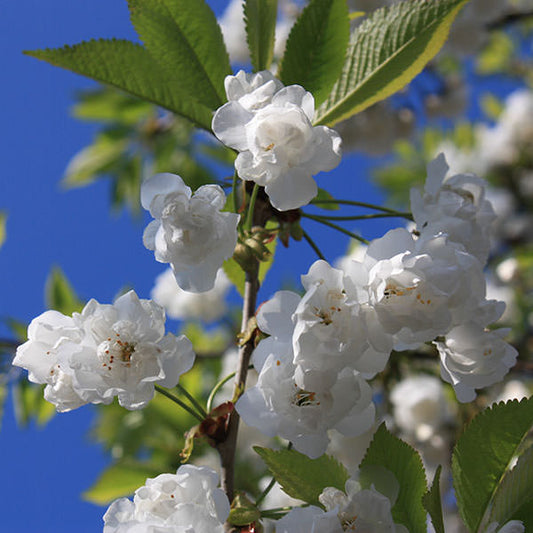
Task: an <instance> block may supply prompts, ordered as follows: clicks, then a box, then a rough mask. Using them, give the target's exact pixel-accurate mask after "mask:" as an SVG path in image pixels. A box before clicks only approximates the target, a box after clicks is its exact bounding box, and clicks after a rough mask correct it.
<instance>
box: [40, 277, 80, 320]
mask: <svg viewBox="0 0 533 533" xmlns="http://www.w3.org/2000/svg"><path fill="white" fill-rule="evenodd" d="M46 306H47V307H48V308H50V309H54V310H56V311H59V312H60V313H63V314H64V315H71V314H72V313H74V312H79V311H81V310H82V308H83V302H82V301H81V300H80V299H79V298H78V297H77V295H76V293H75V292H74V289H73V288H72V285H71V284H70V283H69V281H68V279H67V278H66V276H65V274H64V273H63V271H62V270H61V269H60V268H59V267H54V268H52V271H51V272H50V274H49V276H48V279H47V280H46Z"/></svg>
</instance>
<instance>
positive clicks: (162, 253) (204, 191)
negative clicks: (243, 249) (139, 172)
mask: <svg viewBox="0 0 533 533" xmlns="http://www.w3.org/2000/svg"><path fill="white" fill-rule="evenodd" d="M225 203H226V195H225V194H224V191H223V190H222V188H221V187H219V186H218V185H203V186H202V187H200V188H199V189H198V190H197V191H196V192H195V193H194V195H193V194H192V192H191V189H190V188H189V187H187V185H185V183H184V182H183V180H182V179H181V178H180V177H179V176H177V175H175V174H168V173H165V174H156V175H155V176H152V177H151V178H150V179H148V180H147V181H145V182H144V183H143V184H142V186H141V204H142V206H143V207H144V208H145V209H147V210H148V211H150V214H151V215H152V216H153V217H154V219H155V220H153V221H152V222H150V224H148V226H147V227H146V229H145V231H144V235H143V241H144V245H145V246H146V247H147V248H148V249H149V250H153V251H154V252H155V258H156V260H157V261H159V262H160V263H170V266H171V267H172V270H173V272H174V276H175V277H176V281H177V283H178V285H179V286H180V288H181V289H183V290H184V291H189V292H204V291H208V290H210V289H212V288H213V286H214V284H215V278H216V275H217V271H218V269H219V268H220V267H221V266H222V263H223V262H224V260H225V259H227V258H228V257H231V256H232V255H233V250H234V249H235V245H236V244H237V224H238V222H239V215H237V214H235V213H223V212H221V209H222V208H223V207H224V205H225Z"/></svg>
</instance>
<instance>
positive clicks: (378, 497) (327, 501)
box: [276, 478, 407, 533]
mask: <svg viewBox="0 0 533 533" xmlns="http://www.w3.org/2000/svg"><path fill="white" fill-rule="evenodd" d="M394 481H396V480H395V479H394ZM396 485H397V482H396ZM318 499H319V501H320V503H321V504H322V505H323V506H324V508H325V511H324V510H322V509H319V508H318V507H313V506H310V507H306V508H300V509H293V510H292V511H290V512H289V513H288V514H287V515H285V516H284V517H283V518H282V519H281V520H279V521H278V522H277V525H276V533H343V532H344V531H364V532H365V533H407V529H406V528H405V526H402V525H399V524H395V523H394V520H393V518H392V511H391V509H392V506H393V504H394V501H392V502H391V500H390V499H389V498H388V497H387V496H385V495H384V494H381V492H378V491H377V490H376V489H375V488H374V486H372V487H371V488H369V489H363V488H362V487H361V485H360V484H359V482H358V481H356V480H355V479H353V478H350V479H348V481H347V482H346V487H345V491H341V490H338V489H336V488H334V487H327V488H325V489H324V491H323V492H322V494H320V496H319V497H318Z"/></svg>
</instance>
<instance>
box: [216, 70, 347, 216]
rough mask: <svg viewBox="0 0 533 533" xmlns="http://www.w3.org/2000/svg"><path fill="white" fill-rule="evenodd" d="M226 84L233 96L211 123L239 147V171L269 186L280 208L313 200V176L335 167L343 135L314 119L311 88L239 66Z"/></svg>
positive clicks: (231, 144) (225, 139) (230, 143)
mask: <svg viewBox="0 0 533 533" xmlns="http://www.w3.org/2000/svg"><path fill="white" fill-rule="evenodd" d="M225 86H226V93H227V95H228V100H229V102H228V103H227V104H224V105H223V106H222V107H221V108H219V109H218V110H217V112H216V113H215V115H214V117H213V123H212V128H213V132H214V133H215V135H216V136H217V137H218V138H219V139H220V140H221V141H222V142H223V143H224V144H226V145H227V146H229V147H231V148H234V149H235V150H237V151H238V152H239V155H238V156H237V159H236V161H235V168H236V170H237V173H238V175H239V177H240V178H241V179H243V180H249V181H254V182H255V183H257V184H258V185H261V186H263V187H265V191H266V193H267V194H268V196H269V197H270V202H271V203H272V205H273V206H274V207H275V208H276V209H279V210H280V211H286V210H289V209H296V208H298V207H301V206H303V205H306V204H307V203H309V201H310V200H311V199H312V198H314V197H315V196H316V194H317V192H318V188H317V185H316V183H315V181H314V179H313V177H312V176H313V175H315V174H317V173H318V172H322V171H328V170H332V169H333V168H335V167H336V166H337V165H338V164H339V162H340V159H341V139H340V136H339V135H338V134H337V133H336V132H335V131H334V130H331V129H329V128H326V127H325V126H315V127H314V126H313V125H312V121H313V117H314V114H315V103H314V99H313V96H312V95H311V93H309V92H307V91H306V90H305V89H304V88H303V87H300V86H299V85H291V86H288V87H283V86H282V85H281V82H279V80H277V79H275V78H274V77H273V76H272V74H270V73H269V72H265V71H264V72H259V73H257V74H253V75H249V74H245V73H243V72H242V71H241V72H239V73H238V74H237V76H228V77H227V78H226V82H225Z"/></svg>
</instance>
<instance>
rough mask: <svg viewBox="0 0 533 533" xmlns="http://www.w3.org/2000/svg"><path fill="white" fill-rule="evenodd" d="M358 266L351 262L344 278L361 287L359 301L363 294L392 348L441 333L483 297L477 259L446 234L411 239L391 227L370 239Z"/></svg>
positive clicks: (431, 338) (474, 307)
mask: <svg viewBox="0 0 533 533" xmlns="http://www.w3.org/2000/svg"><path fill="white" fill-rule="evenodd" d="M362 265H363V266H362V267H361V266H360V265H358V263H356V262H353V264H352V269H353V270H352V271H351V272H350V274H349V276H352V278H354V279H355V285H356V288H357V287H359V288H362V289H363V291H361V290H360V289H359V290H360V292H361V294H360V296H359V298H360V300H364V291H366V292H367V293H368V296H367V298H368V305H370V306H371V307H372V308H373V309H374V310H375V312H376V313H377V315H378V317H379V321H380V323H381V325H382V327H383V329H384V331H385V332H387V333H389V334H391V335H393V336H394V346H395V349H397V350H405V349H409V348H416V347H417V346H418V345H419V344H420V343H423V342H427V341H430V340H433V339H434V338H435V337H437V336H438V335H443V334H445V333H446V332H447V331H448V330H449V329H451V327H453V326H454V325H456V324H458V323H461V322H462V321H464V319H465V318H466V317H469V316H470V313H471V311H472V310H473V309H477V308H478V307H479V305H480V302H481V301H483V300H484V298H485V279H484V276H483V272H482V269H481V265H480V263H479V261H477V259H476V258H475V257H473V256H471V255H470V254H468V253H466V252H465V251H464V250H463V249H462V248H461V247H458V246H455V245H454V244H453V243H450V242H449V241H448V239H447V237H446V235H440V236H434V237H430V238H424V239H422V238H421V239H418V240H415V239H414V238H413V236H412V235H411V234H410V233H409V232H408V231H407V230H405V229H402V228H398V229H395V230H391V231H389V232H388V233H387V234H386V235H385V236H384V237H382V238H380V239H376V240H374V241H372V242H371V243H370V245H369V247H368V250H367V254H366V257H365V260H364V262H363V264H362ZM356 267H357V268H356ZM354 273H355V274H354ZM356 275H357V277H356ZM365 276H366V279H365Z"/></svg>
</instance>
